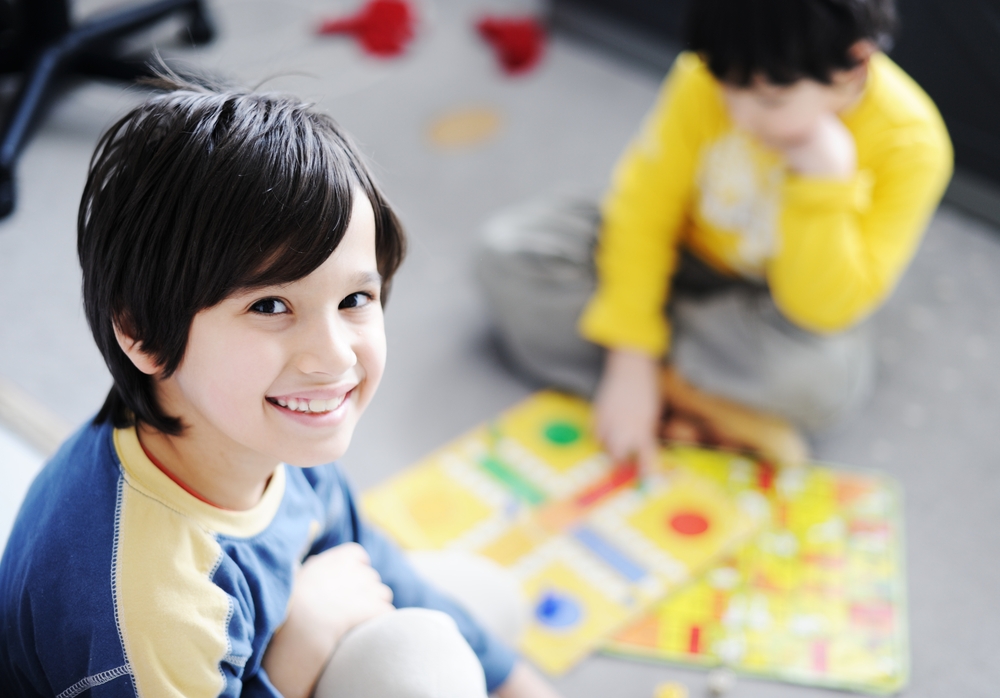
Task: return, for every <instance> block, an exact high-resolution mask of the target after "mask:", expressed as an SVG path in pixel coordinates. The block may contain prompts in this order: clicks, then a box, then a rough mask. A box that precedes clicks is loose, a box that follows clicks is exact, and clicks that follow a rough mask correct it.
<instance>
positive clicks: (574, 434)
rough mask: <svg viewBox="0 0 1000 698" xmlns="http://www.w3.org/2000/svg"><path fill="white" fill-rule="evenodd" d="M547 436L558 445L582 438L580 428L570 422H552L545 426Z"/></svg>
mask: <svg viewBox="0 0 1000 698" xmlns="http://www.w3.org/2000/svg"><path fill="white" fill-rule="evenodd" d="M545 438H546V439H548V440H549V441H551V442H552V443H554V444H556V445H557V446H567V445H569V444H571V443H573V442H574V441H576V440H578V439H579V438H580V429H579V427H577V426H575V425H573V424H570V423H569V422H552V423H551V424H549V425H547V426H546V427H545Z"/></svg>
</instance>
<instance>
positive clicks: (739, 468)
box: [607, 448, 908, 693]
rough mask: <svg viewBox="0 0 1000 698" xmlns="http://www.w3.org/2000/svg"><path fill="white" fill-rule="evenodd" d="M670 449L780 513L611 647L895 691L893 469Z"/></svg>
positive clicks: (899, 657) (897, 581)
mask: <svg viewBox="0 0 1000 698" xmlns="http://www.w3.org/2000/svg"><path fill="white" fill-rule="evenodd" d="M670 458H672V459H673V460H675V461H676V462H678V463H682V464H684V466H685V467H686V468H687V469H688V470H691V471H694V472H697V473H699V474H700V475H702V476H703V477H706V478H709V479H712V480H715V481H716V482H717V483H719V484H720V485H721V486H723V487H730V488H737V489H743V488H747V487H749V488H751V489H753V490H756V491H757V492H759V493H760V494H761V495H763V496H765V497H767V498H768V500H769V502H770V503H771V511H772V512H773V514H772V519H771V522H770V523H769V524H768V525H767V526H766V527H765V528H764V529H763V530H762V531H761V532H760V533H759V534H758V535H757V536H756V537H755V538H754V539H753V540H752V541H751V542H749V543H748V544H746V545H744V546H743V547H741V548H740V549H739V550H737V551H736V552H734V553H733V554H731V555H728V556H726V558H725V559H723V560H720V561H719V563H718V564H716V565H715V566H713V568H712V569H711V570H709V571H708V572H707V573H706V574H704V575H703V576H702V577H701V578H699V579H698V580H697V581H695V582H693V583H692V584H689V585H687V586H686V587H684V588H683V589H680V590H678V591H676V592H675V593H673V594H671V595H670V596H669V597H668V598H666V599H665V600H663V601H662V602H660V603H659V604H658V605H657V606H656V607H655V609H654V610H653V612H652V613H650V614H648V615H646V616H644V617H643V618H642V619H641V620H639V621H637V622H636V623H634V624H632V625H630V626H629V627H628V628H626V629H625V630H623V631H621V632H619V633H618V634H617V635H616V636H615V637H614V639H613V640H612V641H611V642H610V643H609V644H608V645H607V649H608V651H610V652H613V653H615V654H621V655H625V656H631V657H646V658H650V659H659V660H665V661H672V662H680V663H685V664H691V663H694V664H701V665H725V666H728V667H730V668H732V669H734V670H736V671H740V672H744V673H749V674H755V675H759V676H764V677H769V678H777V679H781V680H785V681H791V682H796V683H803V684H810V685H820V686H828V687H834V688H846V689H851V690H857V691H865V692H870V693H892V692H895V691H898V690H899V689H901V688H902V687H903V686H904V685H905V683H906V680H907V672H908V666H907V663H908V659H907V658H908V648H907V630H906V613H905V586H904V583H903V580H904V567H903V559H902V555H901V552H900V551H901V550H902V540H901V538H902V527H901V524H900V521H901V512H900V497H899V492H898V488H897V487H896V485H895V484H894V483H893V482H892V481H891V480H888V479H887V478H884V477H881V476H877V475H875V474H872V473H861V472H855V471H847V470H841V469H833V468H828V467H821V466H809V467H807V468H796V469H792V470H786V471H783V472H781V473H780V474H777V475H775V474H774V473H768V472H767V471H766V470H760V469H759V468H758V469H757V470H756V471H755V470H754V468H753V467H751V466H750V465H749V464H743V463H741V462H740V461H741V459H738V458H734V457H733V456H732V455H728V454H725V453H719V452H711V451H704V450H698V449H690V448H675V449H672V450H671V453H670Z"/></svg>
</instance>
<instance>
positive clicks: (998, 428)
mask: <svg viewBox="0 0 1000 698" xmlns="http://www.w3.org/2000/svg"><path fill="white" fill-rule="evenodd" d="M29 1H31V2H34V1H35V0H29ZM15 4H16V3H12V2H11V0H0V22H3V21H4V19H5V18H6V17H13V16H14V15H11V14H9V12H8V10H10V8H12V7H14V5H15ZM136 4H137V3H136V0H129V2H127V3H124V6H125V7H133V6H135V5H136ZM139 4H141V3H139ZM122 5H123V2H122V1H121V0H78V1H76V2H71V3H70V7H71V12H72V16H71V19H72V21H73V22H85V21H87V20H88V19H92V18H93V17H95V16H97V17H100V16H101V13H102V12H107V11H109V10H114V9H116V8H118V7H121V6H122ZM206 5H207V8H208V10H209V12H210V15H211V19H212V22H213V24H214V26H215V30H216V34H215V37H214V40H212V41H210V42H208V43H205V44H204V45H201V46H197V47H194V46H191V45H190V44H191V42H190V39H191V35H190V32H188V21H187V18H186V17H185V16H184V15H177V16H176V17H174V18H169V19H167V20H166V21H163V22H159V23H157V24H155V25H154V26H152V27H151V28H150V29H148V30H146V31H144V32H141V33H140V34H138V35H135V36H133V37H131V38H129V39H127V41H126V42H125V43H126V48H127V49H129V50H134V51H135V52H136V55H138V56H140V57H141V56H144V55H148V51H149V50H150V49H151V48H152V47H154V46H155V47H156V48H157V49H158V50H159V51H160V53H161V54H162V55H163V56H164V57H165V58H166V59H167V60H168V61H169V62H170V63H171V64H172V65H175V66H176V67H178V68H180V69H184V68H185V67H188V68H193V69H197V70H199V71H203V72H208V73H210V74H215V75H220V76H224V77H228V78H232V79H233V80H235V81H237V82H239V83H241V84H244V85H251V86H254V85H263V87H264V88H266V89H274V90H283V91H290V92H294V93H296V94H298V95H300V96H303V97H305V98H307V99H310V100H313V101H315V102H316V103H317V104H319V105H321V107H322V108H323V109H325V110H327V111H328V112H329V113H331V114H332V115H333V116H334V117H335V118H336V119H337V120H338V121H339V122H340V123H341V125H343V126H344V127H345V128H346V129H347V130H348V131H349V132H350V133H351V134H352V135H353V136H354V137H355V138H356V140H357V141H358V143H359V144H360V147H361V149H362V151H363V152H364V153H365V154H366V155H367V156H368V157H369V158H370V161H371V162H372V163H373V166H374V169H375V172H376V175H377V176H378V178H379V179H380V180H381V182H382V184H383V185H384V187H385V190H386V191H387V193H388V196H389V198H390V199H391V200H392V202H393V203H394V205H395V206H396V208H397V211H398V213H399V214H400V216H401V218H402V220H403V222H404V224H405V226H406V228H407V230H408V233H409V236H410V254H409V258H408V260H407V262H406V264H405V265H404V266H403V269H402V271H401V273H400V275H399V276H398V280H397V281H396V283H395V286H394V289H393V295H392V298H391V302H390V304H389V307H388V310H387V332H388V338H389V366H388V370H387V373H386V377H385V379H384V382H383V385H382V388H381V390H380V393H379V395H378V396H377V398H376V400H375V402H374V403H373V405H372V406H371V408H370V410H369V412H368V414H367V416H366V418H365V419H364V420H362V422H361V425H360V427H359V429H358V431H357V434H356V436H355V439H354V442H353V445H352V446H351V449H350V451H349V452H348V454H347V456H346V457H345V459H344V464H345V467H346V469H347V471H348V472H349V474H350V476H351V477H352V478H353V480H354V482H355V484H356V485H357V486H358V487H359V488H365V487H368V486H370V485H373V484H375V483H377V482H379V481H381V480H383V479H385V478H386V477H388V476H389V475H390V474H392V473H395V472H398V471H399V470H400V469H402V468H404V467H405V466H406V465H408V464H410V463H412V462H413V461H415V460H417V459H418V458H419V457H420V456H422V455H424V454H426V453H427V452H428V451H430V450H431V449H433V448H434V447H436V446H438V445H440V444H442V443H444V442H446V441H447V440H449V439H451V438H453V437H455V436H456V435H458V434H460V433H461V432H463V431H465V430H467V429H468V428H470V427H472V426H474V425H475V424H477V423H479V422H481V421H483V420H485V419H487V418H489V417H491V416H493V415H495V414H496V413H497V412H498V411H500V410H502V409H504V408H506V407H508V406H510V405H511V404H513V403H514V402H516V401H518V400H520V399H522V398H523V397H525V396H527V395H528V394H529V393H530V392H531V391H532V390H534V389H535V388H536V387H537V386H533V385H531V384H530V383H527V382H525V381H524V380H523V379H520V378H519V377H517V376H515V375H514V374H513V373H511V372H510V371H509V370H508V369H507V367H506V366H505V364H504V362H503V358H502V356H501V355H500V354H499V353H498V351H497V350H496V345H495V342H494V339H493V338H492V336H491V333H490V329H489V327H490V324H489V318H488V317H487V316H486V315H485V306H484V302H483V300H482V298H481V297H480V296H479V294H478V291H477V287H476V285H475V282H474V279H473V275H472V270H473V265H474V260H475V255H476V249H477V248H476V241H477V237H478V234H479V231H480V228H481V225H482V223H483V221H484V220H485V219H486V218H487V217H488V216H489V215H490V214H491V213H492V212H494V211H495V210H497V209H499V208H501V207H503V206H506V205H508V204H512V203H516V202H519V201H523V200H525V199H528V198H531V197H533V196H537V195H539V194H546V193H553V192H572V193H582V194H589V195H592V196H598V195H599V194H600V193H601V191H602V190H603V188H604V186H605V184H606V182H607V179H608V176H609V173H610V171H611V168H612V166H613V164H614V162H615V160H616V158H617V157H618V155H619V153H620V152H621V151H622V149H623V148H624V146H625V144H626V142H627V141H628V139H629V138H630V136H631V135H632V134H633V132H634V131H635V130H636V129H637V127H638V125H639V123H640V121H641V120H642V118H643V115H644V114H645V112H646V111H647V110H648V109H649V107H650V106H651V104H652V101H653V99H654V96H655V94H656V91H657V88H658V85H659V82H660V80H661V79H662V77H663V75H664V74H665V72H666V70H667V68H668V67H669V65H670V62H671V61H672V59H673V57H674V55H676V51H677V48H678V44H677V39H678V30H679V17H680V14H681V11H682V5H683V3H681V2H673V1H671V0H616V1H611V0H553V1H552V2H548V3H547V2H544V1H543V0H420V1H419V2H416V3H414V6H415V8H416V10H417V24H416V28H415V35H414V38H413V40H412V42H410V43H409V44H407V45H406V46H405V49H404V50H403V51H402V53H401V54H399V55H397V56H382V57H379V56H375V55H371V54H370V53H369V52H366V51H365V49H364V48H363V47H362V46H361V45H360V44H359V42H357V41H356V40H354V39H352V38H350V37H346V36H321V35H319V34H318V33H317V29H318V27H319V26H320V25H321V23H322V22H323V20H325V19H328V18H331V17H338V16H343V15H348V14H351V13H352V12H354V11H356V10H357V9H358V8H359V7H360V3H359V2H357V1H356V0H208V2H207V3H206ZM899 10H900V15H901V32H900V36H899V41H898V43H897V46H896V49H895V50H894V52H893V53H892V54H891V55H892V56H893V57H894V58H896V59H897V60H898V61H899V62H900V63H901V64H902V65H903V67H904V68H905V69H907V70H908V71H910V72H911V74H912V75H913V76H914V77H915V78H916V79H917V80H918V81H919V82H920V83H921V84H922V85H923V86H924V88H925V89H926V90H927V91H928V92H929V93H930V94H931V96H932V97H933V98H935V100H936V101H937V102H938V104H939V107H940V108H941V111H942V113H943V115H944V116H945V119H946V121H947V122H948V126H949V130H950V132H951V136H952V138H953V140H954V143H955V146H956V153H957V163H958V166H959V169H958V173H957V174H956V177H955V180H954V182H953V183H952V186H951V188H950V189H949V193H948V196H947V198H946V201H945V203H944V204H943V205H942V206H941V208H940V210H939V211H938V213H937V214H936V216H935V218H934V220H933V221H932V223H931V225H930V228H929V230H928V232H927V236H926V238H925V240H924V242H923V245H922V247H921V249H920V251H919V253H918V255H917V257H916V260H915V261H914V263H913V265H912V266H911V267H910V269H909V271H908V272H907V274H906V276H905V277H904V279H903V281H902V283H901V285H900V287H899V289H898V290H897V292H896V293H895V295H894V296H893V297H892V299H891V300H890V301H889V302H888V303H887V304H886V306H885V307H884V308H883V309H882V310H880V311H879V313H878V315H877V317H876V331H877V336H878V350H879V358H880V361H879V376H878V386H877V390H876V393H875V396H874V399H873V400H872V401H871V403H870V404H869V405H868V406H867V407H866V408H865V410H864V411H863V413H861V414H860V415H858V416H857V417H856V418H855V419H853V420H852V421H851V422H849V423H847V424H845V425H843V426H842V427H841V428H839V429H838V431H836V432H835V433H833V434H830V435H828V436H826V437H824V438H823V440H822V441H820V442H818V443H817V444H816V455H817V456H818V458H819V459H821V460H824V461H830V462H835V463H844V464H850V465H853V466H858V467H867V468H878V469H881V470H883V471H885V472H887V473H889V474H891V475H892V476H894V477H895V478H897V479H898V480H899V481H900V482H901V483H902V484H903V487H904V492H905V506H906V532H907V538H908V543H907V551H906V553H907V558H908V569H909V576H908V584H909V597H910V615H909V619H910V634H911V643H912V679H911V683H910V686H909V687H908V688H907V689H906V690H905V691H904V693H903V695H906V696H914V697H916V696H920V697H924V696H926V697H930V696H942V695H956V696H970V697H971V696H994V695H997V693H998V691H1000V689H998V686H1000V664H998V662H997V661H996V657H997V656H1000V623H998V622H997V619H998V618H1000V597H998V595H997V593H996V590H997V589H998V588H1000V564H998V563H997V562H996V558H994V555H995V554H996V552H997V551H998V550H1000V437H998V432H1000V410H998V408H997V396H998V395H1000V365H998V358H1000V310H998V305H1000V228H998V226H1000V119H998V118H997V114H998V113H1000V50H998V48H997V47H1000V9H998V8H997V6H996V4H995V3H993V2H988V1H987V0H949V1H948V2H945V1H944V0H900V3H899ZM5 13H6V14H5ZM491 14H493V15H533V16H536V17H539V18H540V19H541V20H542V21H543V22H544V23H546V25H547V34H546V40H545V44H544V51H543V53H542V55H541V57H540V60H539V61H538V62H537V63H536V64H533V65H529V66H527V67H526V68H524V69H523V70H521V71H520V72H517V73H514V74H511V73H510V72H508V71H507V70H505V69H504V66H503V64H502V62H501V61H500V60H499V59H498V55H497V53H496V52H495V51H494V49H493V48H492V47H491V46H490V45H489V44H488V43H486V42H485V41H484V40H483V38H482V37H481V36H480V35H479V34H478V33H477V31H476V22H477V21H478V20H479V19H481V18H482V17H483V16H485V15H491ZM3 29H4V28H3V26H0V42H2V41H3V40H4V36H6V35H5V34H3ZM178 37H180V38H178ZM92 72H100V71H92ZM105 72H106V71H105ZM19 81H20V76H19V75H18V74H11V75H9V76H8V77H6V78H3V81H2V82H0V98H2V99H4V100H5V104H6V105H7V106H6V108H7V110H8V111H9V110H10V105H11V104H13V103H14V98H15V96H16V94H17V90H18V86H19V84H20V83H19ZM145 94H146V93H145V92H144V91H143V89H142V88H138V87H135V86H130V85H127V84H124V83H121V82H114V81H108V80H91V79H84V78H80V77H70V78H67V79H64V80H62V81H60V82H58V83H57V89H56V90H55V91H54V92H52V93H51V98H50V99H48V100H46V101H45V102H44V105H45V109H44V110H43V112H42V113H41V118H39V119H38V120H37V128H36V129H34V131H33V136H32V137H31V139H30V140H29V141H28V142H27V144H26V145H25V147H24V149H23V154H22V155H21V157H20V160H19V162H18V163H17V166H16V170H15V181H16V196H17V199H16V206H15V208H14V211H13V213H12V214H11V215H9V216H8V217H6V218H4V219H2V220H0V299H2V300H0V540H5V539H6V535H7V532H8V530H9V527H10V525H11V523H12V521H13V518H14V515H15V513H16V510H17V506H18V503H19V502H20V499H21V497H22V496H23V493H24V491H25V489H26V488H27V486H28V484H29V483H30V481H31V478H32V477H33V475H34V473H35V472H36V471H37V469H38V468H39V467H40V466H41V463H42V461H43V458H44V455H45V453H46V451H47V450H48V449H49V448H51V445H52V444H53V443H55V442H57V441H58V440H59V439H61V438H62V437H63V436H64V435H65V434H66V433H67V432H68V430H69V429H71V428H76V426H78V425H79V424H81V423H82V422H83V421H84V420H86V419H87V418H88V417H90V416H91V415H92V414H93V413H94V412H95V411H96V409H97V408H98V407H99V406H100V404H101V403H102V401H103V398H104V396H105V394H106V392H107V389H108V387H109V385H110V378H109V376H108V373H107V370H106V369H105V367H104V364H103V362H102V360H101V357H100V355H99V354H98V352H97V350H96V348H95V347H94V345H93V341H92V339H91V335H90V332H89V329H88V328H87V325H86V321H85V319H84V316H83V312H82V309H81V302H80V272H79V269H78V264H77V260H76V247H75V244H76V214H77V206H78V203H79V197H80V193H81V191H82V188H83V184H84V180H85V176H86V169H87V163H88V160H89V157H90V154H91V152H92V151H93V148H94V145H95V143H96V141H97V139H98V137H99V136H100V134H101V133H102V132H103V130H104V129H105V128H107V127H108V126H109V125H110V124H111V123H113V121H114V120H115V119H116V118H117V117H118V116H120V115H122V114H123V113H124V112H125V111H126V110H127V109H128V108H129V107H130V106H132V105H134V104H136V103H137V102H139V101H141V100H142V99H143V98H144V96H145ZM2 157H3V154H2V153H0V161H2ZM0 193H2V192H0ZM668 679H675V680H680V681H682V682H684V683H685V684H687V685H688V686H689V687H691V688H692V689H693V690H695V691H700V690H701V689H702V687H703V686H704V683H705V679H704V675H703V674H701V673H699V672H697V671H694V670H688V669H678V668H672V667H667V666H657V665H651V664H640V663H635V662H628V661H624V660H619V659H610V658H604V657H595V658H592V659H589V660H587V661H586V662H585V663H584V664H582V665H581V666H579V667H577V668H576V669H575V670H574V671H572V672H571V673H570V674H569V675H567V676H565V677H563V678H560V679H559V680H557V681H556V685H557V686H558V687H559V688H560V689H561V690H562V691H563V692H564V693H565V694H566V695H567V696H581V697H589V696H595V697H596V696H605V695H614V696H651V695H652V691H653V687H654V686H655V685H656V684H657V683H659V682H662V681H665V680H668ZM732 695H734V696H821V695H830V694H829V692H826V691H823V690H821V689H807V688H801V687H794V686H788V685H781V684H774V683H768V682H765V681H755V680H751V679H740V681H739V682H738V684H737V686H736V688H735V689H734V691H733V694H732Z"/></svg>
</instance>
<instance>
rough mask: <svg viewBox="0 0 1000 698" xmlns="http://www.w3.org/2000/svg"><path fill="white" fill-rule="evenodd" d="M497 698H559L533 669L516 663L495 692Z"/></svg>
mask: <svg viewBox="0 0 1000 698" xmlns="http://www.w3.org/2000/svg"><path fill="white" fill-rule="evenodd" d="M496 695H497V698H559V694H558V693H556V690H555V689H554V688H552V686H550V685H549V683H548V681H546V680H545V679H543V678H542V677H541V676H539V675H538V672H536V671H535V670H534V669H532V668H531V667H530V666H528V665H527V664H525V663H524V662H518V663H517V664H515V665H514V668H513V669H512V670H511V672H510V676H508V677H507V680H506V681H504V682H503V683H502V684H500V687H499V688H498V689H497V690H496Z"/></svg>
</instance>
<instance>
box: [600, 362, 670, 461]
mask: <svg viewBox="0 0 1000 698" xmlns="http://www.w3.org/2000/svg"><path fill="white" fill-rule="evenodd" d="M659 373H660V363H659V361H657V360H656V359H654V358H653V357H652V356H649V355H648V354H643V353H641V352H638V351H632V350H628V349H612V350H609V351H608V356H607V359H606V360H605V362H604V374H603V375H602V376H601V383H600V385H598V387H597V395H596V396H595V397H594V411H595V416H596V422H597V424H596V426H597V437H598V438H599V439H600V440H601V442H602V443H603V444H604V448H605V449H607V451H608V454H609V455H610V456H611V457H612V458H613V459H614V460H616V461H623V460H627V459H629V458H635V459H636V460H637V461H638V465H639V469H640V472H643V473H648V472H650V471H651V470H652V468H653V467H654V465H655V463H656V454H657V448H658V447H657V438H656V430H657V425H658V423H659V419H660V408H661V404H660V389H659V385H660V381H659Z"/></svg>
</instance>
